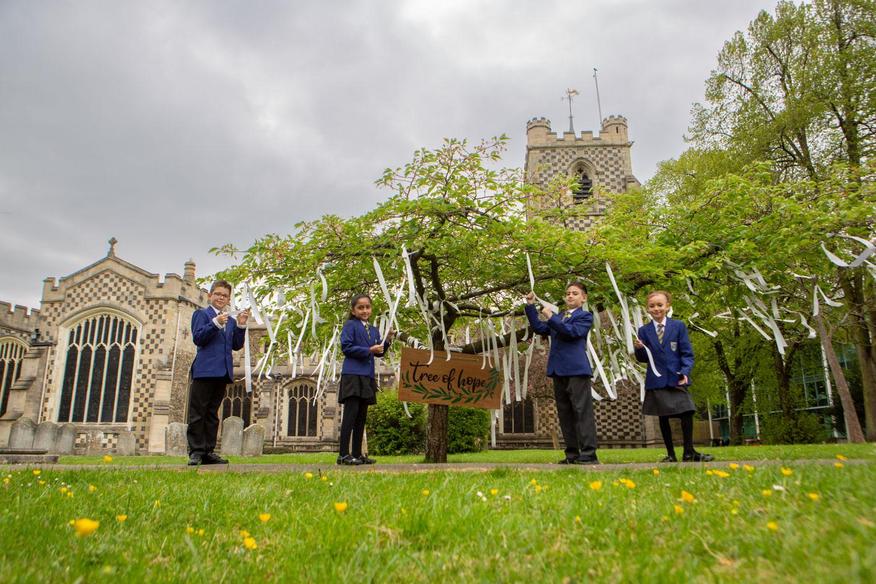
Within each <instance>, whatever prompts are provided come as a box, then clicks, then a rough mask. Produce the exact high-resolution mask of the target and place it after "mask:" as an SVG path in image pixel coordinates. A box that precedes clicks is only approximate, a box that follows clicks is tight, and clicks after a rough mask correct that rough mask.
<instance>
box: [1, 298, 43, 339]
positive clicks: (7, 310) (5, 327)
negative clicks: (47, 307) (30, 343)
mask: <svg viewBox="0 0 876 584" xmlns="http://www.w3.org/2000/svg"><path fill="white" fill-rule="evenodd" d="M39 317H40V311H39V310H37V309H35V308H28V307H27V306H18V305H14V306H13V305H12V304H10V303H9V302H0V336H2V335H4V334H12V335H14V336H17V337H20V338H22V339H26V338H29V337H30V333H31V331H33V330H34V329H35V328H39Z"/></svg>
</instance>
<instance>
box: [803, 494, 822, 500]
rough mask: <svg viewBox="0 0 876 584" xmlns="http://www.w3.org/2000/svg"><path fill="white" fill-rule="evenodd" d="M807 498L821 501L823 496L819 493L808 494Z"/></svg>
mask: <svg viewBox="0 0 876 584" xmlns="http://www.w3.org/2000/svg"><path fill="white" fill-rule="evenodd" d="M806 496H807V497H809V498H810V499H812V500H813V501H818V500H819V499H821V495H819V494H818V493H806Z"/></svg>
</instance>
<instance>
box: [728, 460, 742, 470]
mask: <svg viewBox="0 0 876 584" xmlns="http://www.w3.org/2000/svg"><path fill="white" fill-rule="evenodd" d="M727 467H728V468H729V469H730V470H739V465H738V464H736V463H735V462H731V463H730V464H728V465H727Z"/></svg>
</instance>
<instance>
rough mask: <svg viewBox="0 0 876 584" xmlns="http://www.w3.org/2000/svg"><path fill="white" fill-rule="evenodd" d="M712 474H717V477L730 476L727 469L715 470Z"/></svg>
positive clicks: (724, 477)
mask: <svg viewBox="0 0 876 584" xmlns="http://www.w3.org/2000/svg"><path fill="white" fill-rule="evenodd" d="M712 474H713V475H715V476H716V477H720V478H722V479H726V478H727V477H729V476H730V473H729V472H727V471H724V470H716V471H713V472H712Z"/></svg>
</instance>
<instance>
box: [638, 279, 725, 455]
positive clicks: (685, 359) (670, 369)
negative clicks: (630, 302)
mask: <svg viewBox="0 0 876 584" xmlns="http://www.w3.org/2000/svg"><path fill="white" fill-rule="evenodd" d="M671 306H672V296H671V295H670V294H669V292H665V291H663V290H656V291H654V292H651V293H650V294H648V301H647V309H648V314H649V315H651V322H650V323H648V324H646V325H644V326H642V327H641V328H639V336H638V338H637V339H635V340H634V341H633V345H634V346H635V352H636V360H637V361H640V362H642V363H648V362H649V361H648V353H647V352H646V351H645V347H647V348H648V349H649V350H650V351H651V356H652V358H653V359H654V365H655V366H656V367H657V371H658V372H659V373H660V376H659V377H658V376H657V375H656V374H655V372H654V371H653V370H652V369H651V366H650V365H649V366H648V371H647V373H646V375H645V401H644V402H643V403H642V413H643V414H645V415H646V416H659V418H660V434H661V435H662V436H663V444H664V445H665V446H666V457H665V458H664V459H663V460H662V461H661V462H676V461H677V459H676V457H675V447H674V445H673V443H672V429H671V428H670V426H669V418H680V419H681V433H682V438H683V441H684V455H683V458H682V460H684V461H685V462H701V461H702V462H708V461H710V460H712V459H713V457H712V456H711V455H709V454H702V453H700V452H697V451H696V450H694V447H693V415H694V412H695V411H696V406H695V405H694V402H693V399H692V398H691V396H690V392H689V391H688V389H687V388H688V386H689V385H690V372H691V370H692V369H693V365H694V354H693V347H692V346H691V344H690V339H689V338H688V336H687V327H686V326H684V323H683V322H681V321H679V320H673V319H671V318H669V317H668V316H667V314H668V313H669V308H670V307H671Z"/></svg>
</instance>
